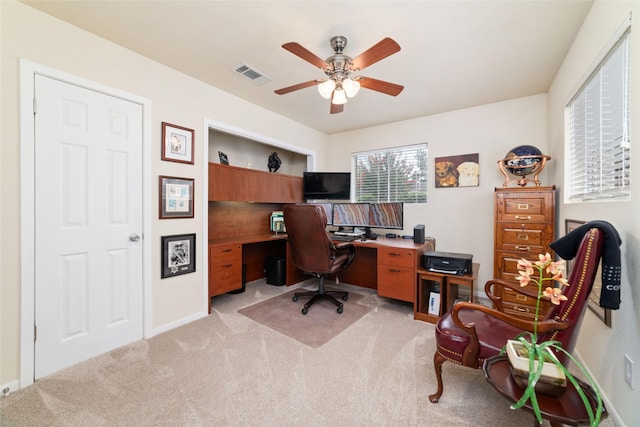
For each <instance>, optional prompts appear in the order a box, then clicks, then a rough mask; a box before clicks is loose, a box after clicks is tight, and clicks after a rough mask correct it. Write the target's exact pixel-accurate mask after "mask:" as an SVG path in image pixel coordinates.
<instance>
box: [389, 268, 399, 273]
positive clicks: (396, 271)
mask: <svg viewBox="0 0 640 427" xmlns="http://www.w3.org/2000/svg"><path fill="white" fill-rule="evenodd" d="M389 271H390V272H392V273H400V272H401V270H396V269H393V268H390V269H389Z"/></svg>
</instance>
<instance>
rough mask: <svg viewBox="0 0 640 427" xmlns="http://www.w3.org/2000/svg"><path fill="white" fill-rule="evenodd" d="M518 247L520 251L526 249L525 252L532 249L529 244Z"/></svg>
mask: <svg viewBox="0 0 640 427" xmlns="http://www.w3.org/2000/svg"><path fill="white" fill-rule="evenodd" d="M516 249H517V250H519V251H524V252H526V251H530V250H531V248H530V247H529V246H516Z"/></svg>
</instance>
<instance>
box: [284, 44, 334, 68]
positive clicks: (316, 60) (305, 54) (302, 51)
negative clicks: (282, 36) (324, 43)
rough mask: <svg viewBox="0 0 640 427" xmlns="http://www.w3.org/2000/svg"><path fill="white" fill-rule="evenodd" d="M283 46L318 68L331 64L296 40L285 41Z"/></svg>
mask: <svg viewBox="0 0 640 427" xmlns="http://www.w3.org/2000/svg"><path fill="white" fill-rule="evenodd" d="M282 47H283V48H284V49H286V50H288V51H289V52H291V53H293V54H294V55H296V56H299V57H300V58H302V59H304V60H305V61H307V62H309V63H310V64H312V65H315V66H316V67H318V68H322V69H325V68H327V67H328V66H329V64H327V63H326V61H325V60H324V59H321V58H320V57H318V56H316V55H315V54H313V53H311V52H310V51H309V50H307V49H306V48H304V47H302V45H300V44H298V43H296V42H289V43H285V44H283V45H282Z"/></svg>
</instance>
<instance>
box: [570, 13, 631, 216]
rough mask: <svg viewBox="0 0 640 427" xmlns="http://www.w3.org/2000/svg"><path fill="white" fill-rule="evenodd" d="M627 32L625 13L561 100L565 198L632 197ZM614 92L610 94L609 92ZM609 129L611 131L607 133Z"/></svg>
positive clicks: (585, 200)
mask: <svg viewBox="0 0 640 427" xmlns="http://www.w3.org/2000/svg"><path fill="white" fill-rule="evenodd" d="M630 32H631V17H630V16H628V17H627V19H625V21H624V22H623V24H622V25H621V26H620V27H619V28H618V30H617V31H616V32H615V34H614V36H613V37H612V38H611V39H610V40H609V42H608V43H607V44H606V45H605V47H604V48H603V49H602V51H601V52H600V54H599V55H598V57H597V58H596V60H595V61H594V62H593V64H592V66H591V67H590V68H589V69H588V72H587V73H586V74H585V76H584V77H583V78H582V79H581V81H580V84H579V85H578V86H577V88H576V89H575V90H574V91H572V95H571V96H570V97H569V100H568V102H567V103H566V104H565V108H564V115H565V117H564V129H565V142H564V151H565V153H564V154H565V156H564V171H565V173H564V185H565V191H564V202H565V203H567V204H571V203H588V202H602V201H629V200H630V199H631V160H630V149H631V138H630V120H629V118H630V102H629V97H630V82H629V79H630V77H631V75H630V64H629V61H630V44H631V37H630ZM616 60H620V61H622V63H621V64H619V68H618V69H617V70H616V71H617V74H613V75H610V74H609V73H610V68H609V67H611V65H616V64H615V61H616ZM620 76H621V78H618V77H620ZM612 83H613V84H615V85H618V86H619V87H618V88H616V90H615V91H614V90H609V88H610V87H611V86H608V85H611V84H612ZM612 93H613V94H614V96H613V97H607V95H609V94H612ZM610 100H614V103H613V104H612V103H611V102H608V101H610ZM616 107H617V108H616ZM594 114H595V116H594ZM611 118H614V119H616V120H617V121H612V120H611ZM612 129H613V130H615V131H616V132H615V134H614V135H615V136H614V137H607V131H609V130H612Z"/></svg>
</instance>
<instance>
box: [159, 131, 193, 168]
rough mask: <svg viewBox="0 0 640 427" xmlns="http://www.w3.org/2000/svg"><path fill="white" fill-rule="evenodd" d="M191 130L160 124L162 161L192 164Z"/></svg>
mask: <svg viewBox="0 0 640 427" xmlns="http://www.w3.org/2000/svg"><path fill="white" fill-rule="evenodd" d="M194 134H195V132H194V131H193V129H187V128H185V127H182V126H177V125H172V124H170V123H166V122H162V160H167V161H170V162H178V163H189V164H193V137H194Z"/></svg>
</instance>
